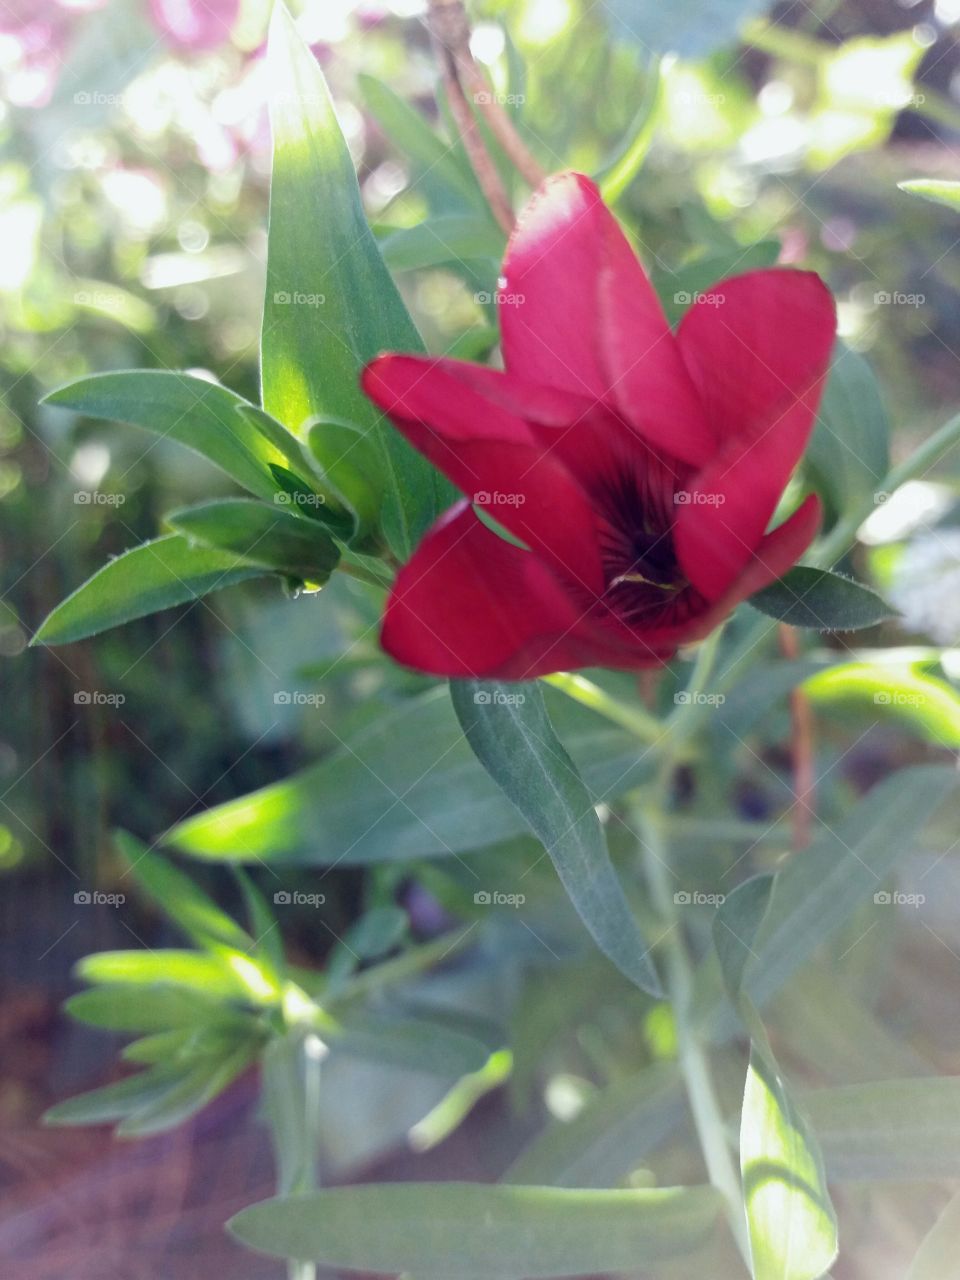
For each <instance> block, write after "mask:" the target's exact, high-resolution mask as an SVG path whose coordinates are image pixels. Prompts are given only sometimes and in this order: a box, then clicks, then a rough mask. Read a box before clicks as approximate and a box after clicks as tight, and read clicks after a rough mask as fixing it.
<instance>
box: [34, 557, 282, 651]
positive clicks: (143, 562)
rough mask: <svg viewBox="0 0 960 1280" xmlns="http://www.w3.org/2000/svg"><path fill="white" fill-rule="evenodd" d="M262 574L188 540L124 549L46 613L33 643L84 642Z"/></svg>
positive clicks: (236, 559)
mask: <svg viewBox="0 0 960 1280" xmlns="http://www.w3.org/2000/svg"><path fill="white" fill-rule="evenodd" d="M265 572H266V571H265V570H264V569H263V568H261V567H260V566H258V565H251V564H244V563H243V562H242V561H241V560H240V559H239V557H238V556H235V555H230V554H229V553H227V552H223V551H214V550H211V549H210V548H209V547H192V546H191V545H190V543H189V542H188V541H187V539H186V538H182V537H180V536H179V535H178V534H175V533H171V534H167V535H166V536H165V537H162V538H154V539H153V541H152V542H143V543H141V544H140V546H139V547H133V548H132V549H131V550H130V551H125V552H124V553H123V555H120V556H117V558H116V559H115V560H110V561H108V563H107V564H105V565H104V566H103V568H102V569H98V570H97V572H96V573H95V574H94V575H93V577H92V578H88V579H87V581H86V582H85V583H84V584H83V586H81V587H78V588H77V589H76V591H74V592H73V594H72V595H69V596H67V598H66V600H64V602H63V603H62V604H60V605H57V607H56V609H54V610H53V612H52V613H50V614H48V616H47V617H46V619H45V620H44V622H43V625H42V626H41V627H40V630H39V631H38V632H37V634H36V635H35V636H34V637H33V641H32V643H33V644H49V645H55V644H70V643H72V642H73V641H74V640H84V639H86V638H87V636H95V635H97V634H98V633H99V632H101V631H106V630H108V628H110V627H117V626H120V625H122V624H123V623H124V622H132V621H133V620H134V619H135V618H144V617H146V616H147V614H150V613H157V612H159V611H160V610H161V609H169V608H170V607H171V606H173V605H176V604H186V603H187V601H192V600H199V599H200V598H201V596H205V595H209V594H210V592H211V591H222V590H223V588H224V587H231V586H233V585H234V584H235V583H237V582H243V581H245V580H246V579H247V578H257V577H262V576H263V575H264V573H265Z"/></svg>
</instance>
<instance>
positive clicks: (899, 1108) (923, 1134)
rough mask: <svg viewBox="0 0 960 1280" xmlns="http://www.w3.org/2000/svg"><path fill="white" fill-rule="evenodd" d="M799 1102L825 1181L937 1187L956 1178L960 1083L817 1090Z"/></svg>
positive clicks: (956, 1079)
mask: <svg viewBox="0 0 960 1280" xmlns="http://www.w3.org/2000/svg"><path fill="white" fill-rule="evenodd" d="M803 1102H804V1107H805V1109H806V1112H807V1114H808V1115H809V1117H810V1119H811V1121H812V1123H813V1126H814V1128H815V1129H816V1132H817V1136H818V1137H819V1139H820V1145H821V1146H822V1148H823V1154H824V1156H825V1158H826V1162H827V1170H828V1172H829V1174H830V1177H831V1179H835V1180H837V1181H844V1182H886V1181H890V1182H939V1181H941V1180H943V1179H944V1178H958V1177H960V1076H941V1077H931V1076H923V1077H921V1078H920V1079H917V1080H876V1081H870V1082H868V1083H865V1084H855V1085H845V1086H841V1087H840V1088H837V1089H818V1090H816V1091H815V1092H813V1093H808V1094H806V1095H805V1096H804V1099H803Z"/></svg>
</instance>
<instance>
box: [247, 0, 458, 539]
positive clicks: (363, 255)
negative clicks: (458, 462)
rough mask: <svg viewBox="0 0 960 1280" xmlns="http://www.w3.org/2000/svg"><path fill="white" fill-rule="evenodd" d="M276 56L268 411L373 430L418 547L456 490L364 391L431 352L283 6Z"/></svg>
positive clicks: (396, 517)
mask: <svg viewBox="0 0 960 1280" xmlns="http://www.w3.org/2000/svg"><path fill="white" fill-rule="evenodd" d="M268 64H269V69H270V76H271V84H272V90H271V122H272V126H273V139H274V164H273V179H272V183H271V189H270V228H269V241H268V252H267V289H266V299H265V304H264V316H263V337H262V378H263V403H264V408H265V409H266V410H267V412H268V413H270V414H272V415H273V417H275V418H277V419H279V421H281V422H282V423H283V424H284V425H285V426H287V427H289V428H290V430H291V431H294V432H295V433H299V432H300V431H302V430H303V428H304V426H305V424H306V423H307V421H308V420H309V419H311V418H316V417H322V416H333V417H337V418H344V419H346V420H348V421H351V422H356V423H358V424H359V425H360V426H361V427H362V428H363V429H364V431H369V432H371V433H372V435H373V439H374V441H375V442H376V447H377V449H378V450H379V451H380V453H381V456H382V459H383V463H384V466H385V469H386V475H387V477H388V487H387V490H386V493H385V495H384V500H385V503H386V510H385V512H384V527H385V530H386V532H387V536H388V538H389V540H390V542H391V544H392V546H393V548H394V550H395V551H396V552H397V554H399V555H401V556H406V555H408V554H409V552H410V550H411V548H412V546H413V544H414V542H415V541H416V539H417V538H418V537H419V535H420V534H421V533H422V532H423V530H424V529H425V528H426V526H427V525H428V524H429V523H430V522H431V521H432V519H433V518H434V517H435V516H436V515H437V513H438V511H439V510H440V509H442V507H443V506H446V505H447V504H448V500H449V493H450V492H451V491H450V490H449V489H448V487H447V486H446V482H445V481H444V482H441V479H440V477H439V476H438V474H437V473H436V472H434V470H433V468H432V467H430V465H429V464H428V463H427V462H426V461H425V460H424V459H423V458H422V457H421V456H420V455H419V454H417V453H416V452H415V451H414V450H413V449H412V448H411V447H410V446H409V445H408V444H407V442H406V441H405V440H404V439H403V438H402V436H401V435H400V434H399V432H396V431H394V430H393V429H392V428H391V427H390V426H389V425H384V424H383V422H382V420H381V415H380V414H379V413H378V412H377V411H376V410H375V409H374V407H373V406H372V405H371V404H370V403H369V402H368V401H367V400H366V398H365V397H364V395H363V394H362V392H361V391H360V388H359V374H360V371H361V369H362V368H363V366H364V365H365V364H366V363H367V361H369V360H370V359H372V358H373V357H374V356H375V355H377V354H378V353H379V352H381V351H383V350H399V351H420V350H422V344H421V341H420V337H419V335H418V333H417V331H416V329H415V327H414V325H413V322H412V321H411V319H410V317H409V315H408V314H407V311H406V308H405V307H404V305H403V302H402V301H401V299H400V296H399V294H398V293H397V290H396V287H395V286H394V284H393V281H392V279H391V277H390V273H389V272H388V271H387V268H386V267H385V265H384V263H383V259H382V258H381V256H380V252H379V250H378V248H377V245H376V242H375V240H374V238H373V234H372V232H371V231H370V228H369V226H368V225H367V221H366V218H365V216H364V212H363V207H362V205H361V201H360V191H359V188H358V186H357V179H356V174H355V172H354V168H353V161H352V159H351V157H350V152H349V151H348V149H347V146H346V143H345V142H344V140H343V136H342V134H341V132H340V128H339V125H338V123H337V119H336V115H335V113H334V110H333V105H332V103H331V101H330V95H329V93H328V91H327V86H326V83H325V81H324V78H323V74H322V72H321V71H320V68H319V66H318V65H317V61H316V59H315V57H314V55H313V54H312V53H311V51H310V49H309V48H308V47H307V45H306V44H305V43H304V41H303V39H302V38H301V36H300V35H299V33H298V32H297V29H296V26H295V25H294V22H293V20H292V19H291V17H290V15H289V14H288V13H287V11H286V10H285V9H284V7H283V5H281V4H278V5H277V6H276V8H275V10H274V16H273V21H272V23H271V28H270V40H269V53H268Z"/></svg>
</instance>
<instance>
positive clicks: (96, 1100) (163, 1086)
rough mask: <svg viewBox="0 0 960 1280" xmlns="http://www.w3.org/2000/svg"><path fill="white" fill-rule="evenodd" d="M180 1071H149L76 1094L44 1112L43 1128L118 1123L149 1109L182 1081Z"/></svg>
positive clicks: (167, 1067) (172, 1068) (161, 1069)
mask: <svg viewBox="0 0 960 1280" xmlns="http://www.w3.org/2000/svg"><path fill="white" fill-rule="evenodd" d="M183 1074H184V1073H183V1069H182V1068H180V1067H171V1066H169V1065H162V1066H157V1067H154V1068H153V1070H151V1071H138V1072H137V1074H136V1075H132V1076H127V1077H126V1079H124V1080H117V1081H116V1082H115V1083H114V1084H108V1085H104V1087H103V1088H102V1089H91V1090H90V1092H89V1093H81V1094H78V1095H77V1097H76V1098H68V1099H67V1101H66V1102H58V1103H57V1105H56V1106H55V1107H51V1108H50V1109H49V1110H48V1111H46V1112H44V1116H43V1123H44V1124H58V1125H59V1124H63V1125H85V1124H112V1123H113V1122H114V1121H115V1120H121V1119H122V1118H123V1117H124V1116H125V1115H129V1114H130V1112H132V1111H136V1110H137V1108H138V1107H145V1106H149V1105H150V1104H151V1103H152V1102H154V1101H156V1099H157V1098H158V1097H162V1096H163V1094H164V1093H165V1092H166V1091H167V1090H168V1089H169V1088H170V1086H171V1084H173V1083H175V1082H178V1081H180V1080H182V1079H183Z"/></svg>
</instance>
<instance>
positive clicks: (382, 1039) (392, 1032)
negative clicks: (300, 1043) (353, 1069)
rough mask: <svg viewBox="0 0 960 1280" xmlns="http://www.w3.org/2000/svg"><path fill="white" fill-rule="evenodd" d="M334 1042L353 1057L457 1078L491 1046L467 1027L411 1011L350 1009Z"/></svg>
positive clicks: (480, 1060)
mask: <svg viewBox="0 0 960 1280" xmlns="http://www.w3.org/2000/svg"><path fill="white" fill-rule="evenodd" d="M330 1046H331V1048H333V1049H336V1051H337V1052H338V1053H346V1054H349V1055H350V1056H351V1057H355V1058H367V1059H370V1060H371V1061H373V1062H382V1063H389V1064H390V1065H391V1066H395V1067H405V1068H408V1069H409V1070H413V1071H426V1072H429V1073H430V1074H431V1075H440V1076H450V1077H453V1078H456V1077H457V1076H465V1075H469V1074H470V1073H471V1072H474V1071H479V1070H480V1069H481V1067H483V1065H484V1063H485V1062H486V1061H487V1059H488V1057H489V1056H490V1049H489V1047H488V1046H487V1045H485V1044H484V1043H483V1042H482V1041H481V1040H478V1039H477V1038H476V1036H472V1035H470V1034H469V1033H468V1032H467V1031H465V1030H463V1029H461V1028H459V1027H457V1026H447V1025H445V1024H444V1022H443V1021H442V1020H441V1019H440V1018H439V1017H436V1018H429V1017H417V1016H415V1015H412V1014H405V1015H404V1016H403V1017H397V1016H394V1015H392V1014H390V1015H383V1014H376V1013H370V1012H364V1013H351V1014H349V1015H348V1016H346V1017H345V1018H344V1019H343V1022H342V1024H341V1028H340V1033H339V1034H338V1035H336V1036H335V1037H332V1038H331V1040H330Z"/></svg>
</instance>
